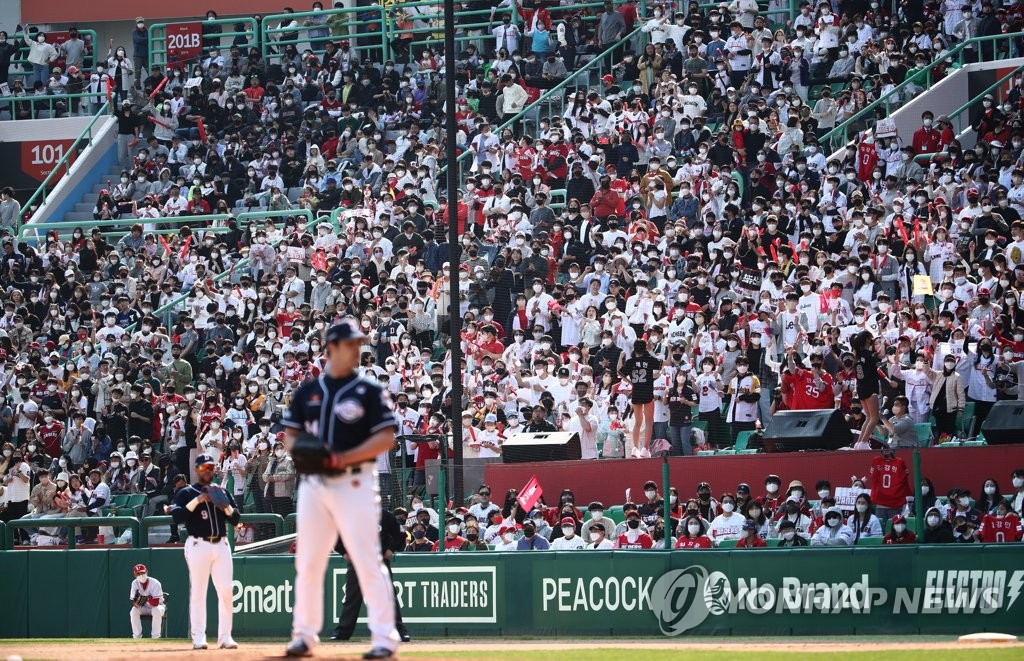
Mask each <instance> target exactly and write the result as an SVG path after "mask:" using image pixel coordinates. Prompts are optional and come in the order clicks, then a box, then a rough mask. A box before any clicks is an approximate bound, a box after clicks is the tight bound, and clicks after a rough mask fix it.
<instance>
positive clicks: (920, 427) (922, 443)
mask: <svg viewBox="0 0 1024 661" xmlns="http://www.w3.org/2000/svg"><path fill="white" fill-rule="evenodd" d="M914 431H916V432H917V446H918V447H920V448H926V447H928V446H929V445H931V443H932V425H931V423H929V422H919V423H917V424H916V425H914Z"/></svg>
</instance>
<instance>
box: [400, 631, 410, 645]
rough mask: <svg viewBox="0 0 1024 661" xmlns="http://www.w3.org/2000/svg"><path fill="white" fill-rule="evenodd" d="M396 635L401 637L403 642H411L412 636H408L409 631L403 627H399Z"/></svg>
mask: <svg viewBox="0 0 1024 661" xmlns="http://www.w3.org/2000/svg"><path fill="white" fill-rule="evenodd" d="M398 636H399V638H401V639H402V642H403V643H411V642H412V636H410V635H409V632H408V631H406V630H405V629H400V630H399V631H398Z"/></svg>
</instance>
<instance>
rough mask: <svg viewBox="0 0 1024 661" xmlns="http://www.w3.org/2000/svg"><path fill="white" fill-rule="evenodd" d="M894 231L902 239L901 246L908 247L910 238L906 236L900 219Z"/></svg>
mask: <svg viewBox="0 0 1024 661" xmlns="http://www.w3.org/2000/svg"><path fill="white" fill-rule="evenodd" d="M896 229H898V230H899V231H900V236H901V237H903V244H904V245H908V246H909V245H910V238H909V237H908V236H907V228H906V227H905V226H904V225H903V220H902V219H900V220H899V221H897V222H896Z"/></svg>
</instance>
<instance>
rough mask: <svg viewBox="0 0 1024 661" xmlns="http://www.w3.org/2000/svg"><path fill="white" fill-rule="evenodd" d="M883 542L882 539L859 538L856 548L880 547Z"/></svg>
mask: <svg viewBox="0 0 1024 661" xmlns="http://www.w3.org/2000/svg"><path fill="white" fill-rule="evenodd" d="M883 541H885V538H884V537H861V538H860V539H858V540H857V546H881V545H882V542H883Z"/></svg>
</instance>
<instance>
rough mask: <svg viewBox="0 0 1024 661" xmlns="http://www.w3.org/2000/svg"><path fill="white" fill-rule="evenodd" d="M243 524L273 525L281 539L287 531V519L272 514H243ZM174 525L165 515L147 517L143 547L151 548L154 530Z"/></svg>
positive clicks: (144, 524) (170, 518)
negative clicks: (152, 530) (151, 534)
mask: <svg viewBox="0 0 1024 661" xmlns="http://www.w3.org/2000/svg"><path fill="white" fill-rule="evenodd" d="M241 522H242V523H245V524H257V523H263V524H271V525H273V526H274V536H275V537H280V536H281V535H284V531H285V519H284V517H283V516H281V515H280V514H271V513H270V512H259V513H255V512H254V513H251V514H243V515H242V519H241ZM172 523H174V517H173V516H167V515H164V514H161V515H157V516H147V517H146V518H144V519H142V544H141V546H142V547H148V546H149V531H150V530H151V529H153V528H157V527H160V526H169V525H171V524H172Z"/></svg>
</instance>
